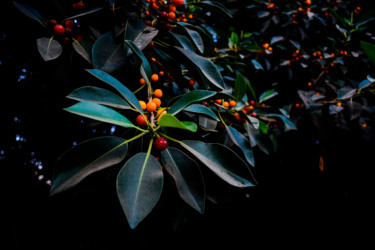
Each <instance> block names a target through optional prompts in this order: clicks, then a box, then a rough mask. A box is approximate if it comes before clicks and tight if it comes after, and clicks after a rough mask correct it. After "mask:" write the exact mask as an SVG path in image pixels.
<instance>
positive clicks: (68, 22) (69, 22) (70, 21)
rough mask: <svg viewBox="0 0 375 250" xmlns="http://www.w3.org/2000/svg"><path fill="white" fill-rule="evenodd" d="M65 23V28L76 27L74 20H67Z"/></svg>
mask: <svg viewBox="0 0 375 250" xmlns="http://www.w3.org/2000/svg"><path fill="white" fill-rule="evenodd" d="M64 25H65V28H69V29H73V28H74V22H73V21H72V20H66V21H65V23H64Z"/></svg>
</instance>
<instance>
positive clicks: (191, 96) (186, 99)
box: [168, 90, 216, 115]
mask: <svg viewBox="0 0 375 250" xmlns="http://www.w3.org/2000/svg"><path fill="white" fill-rule="evenodd" d="M215 94H216V92H215V91H210V90H192V91H190V92H188V93H187V94H185V95H183V96H181V97H179V98H178V99H177V101H176V102H175V103H174V104H173V105H172V106H171V108H170V109H169V110H168V113H169V114H171V115H176V114H177V113H179V112H180V111H181V110H183V109H184V108H185V107H187V106H189V105H190V104H192V103H194V102H198V101H203V100H205V99H208V98H210V97H212V96H214V95H215Z"/></svg>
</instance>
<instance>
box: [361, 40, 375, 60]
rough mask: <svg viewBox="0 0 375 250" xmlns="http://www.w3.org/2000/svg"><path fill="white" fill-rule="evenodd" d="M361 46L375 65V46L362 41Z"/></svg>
mask: <svg viewBox="0 0 375 250" xmlns="http://www.w3.org/2000/svg"><path fill="white" fill-rule="evenodd" d="M361 45H362V48H363V50H364V51H365V53H366V55H367V56H368V58H370V60H371V61H372V62H373V63H375V44H372V43H368V42H365V41H361Z"/></svg>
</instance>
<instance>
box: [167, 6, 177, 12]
mask: <svg viewBox="0 0 375 250" xmlns="http://www.w3.org/2000/svg"><path fill="white" fill-rule="evenodd" d="M168 10H169V12H176V6H174V5H173V4H171V5H169V6H168Z"/></svg>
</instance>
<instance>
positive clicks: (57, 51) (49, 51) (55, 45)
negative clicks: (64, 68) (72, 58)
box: [36, 37, 62, 61]
mask: <svg viewBox="0 0 375 250" xmlns="http://www.w3.org/2000/svg"><path fill="white" fill-rule="evenodd" d="M36 44H37V47H38V51H39V54H40V55H41V56H42V58H43V60H44V61H50V60H53V59H56V58H58V57H59V56H60V55H61V53H62V46H61V44H60V43H59V42H58V41H56V40H54V39H52V38H47V37H41V38H38V39H36Z"/></svg>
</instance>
